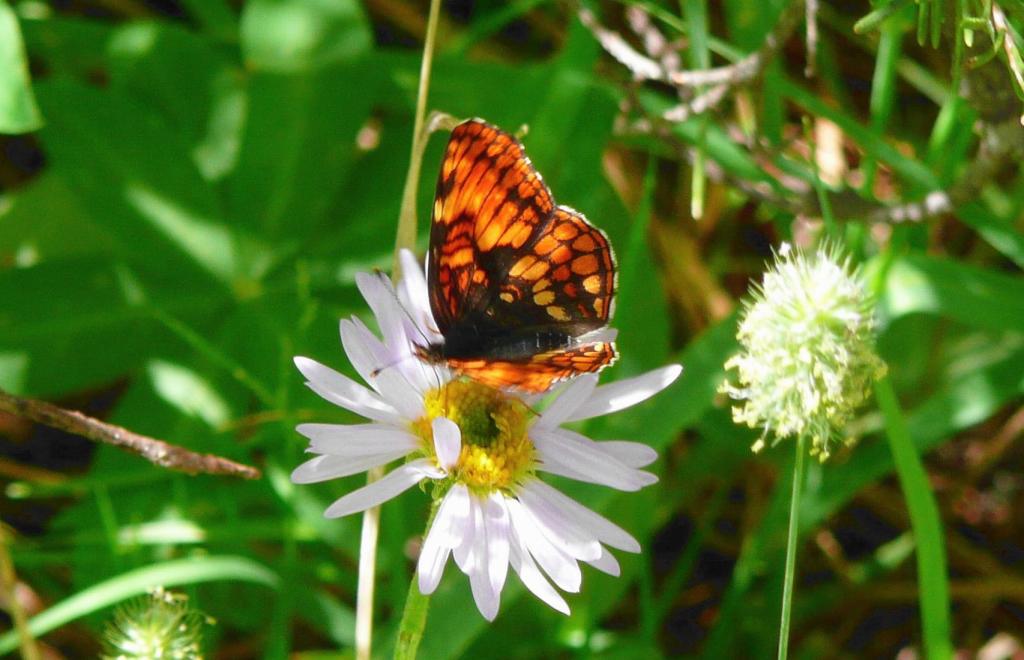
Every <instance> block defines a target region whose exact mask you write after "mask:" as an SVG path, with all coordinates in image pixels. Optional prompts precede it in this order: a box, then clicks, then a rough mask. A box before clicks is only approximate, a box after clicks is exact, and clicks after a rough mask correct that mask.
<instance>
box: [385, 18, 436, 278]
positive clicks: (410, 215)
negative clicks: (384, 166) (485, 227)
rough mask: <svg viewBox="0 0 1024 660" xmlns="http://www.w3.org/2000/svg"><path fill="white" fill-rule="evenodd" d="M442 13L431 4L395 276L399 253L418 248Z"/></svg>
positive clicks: (398, 233) (396, 252)
mask: <svg viewBox="0 0 1024 660" xmlns="http://www.w3.org/2000/svg"><path fill="white" fill-rule="evenodd" d="M440 11H441V0H430V14H429V15H428V17H427V34H426V37H425V38H424V41H423V60H422V61H421V62H420V84H419V90H418V91H417V93H416V116H415V118H414V119H413V127H412V148H411V150H410V154H409V171H408V173H407V174H406V177H405V188H403V189H402V208H401V210H400V211H399V214H398V231H397V232H396V234H395V261H394V267H393V268H392V272H393V273H395V274H396V275H397V274H398V270H399V266H398V252H399V250H402V249H412V248H413V247H414V246H415V245H416V190H417V188H418V187H419V181H420V165H421V163H422V162H423V150H424V149H425V148H426V144H427V135H428V134H427V132H426V131H424V130H423V124H424V121H425V118H426V115H427V90H428V89H429V88H430V66H431V63H432V62H433V60H434V41H435V40H436V37H437V18H438V15H439V14H440Z"/></svg>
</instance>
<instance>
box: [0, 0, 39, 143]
mask: <svg viewBox="0 0 1024 660" xmlns="http://www.w3.org/2000/svg"><path fill="white" fill-rule="evenodd" d="M42 125H43V117H42V115H40V114H39V108H38V107H37V106H36V101H35V98H34V97H33V96H32V83H31V80H30V79H29V74H28V60H27V58H26V57H25V46H24V44H23V43H22V41H21V28H20V27H19V26H18V17H17V16H15V14H14V10H13V9H11V7H10V6H9V5H8V4H7V0H0V133H28V132H29V131H34V130H37V129H38V128H39V127H40V126H42Z"/></svg>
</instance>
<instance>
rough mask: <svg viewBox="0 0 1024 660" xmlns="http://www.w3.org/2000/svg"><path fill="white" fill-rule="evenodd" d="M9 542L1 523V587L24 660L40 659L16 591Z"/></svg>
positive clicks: (16, 583)
mask: <svg viewBox="0 0 1024 660" xmlns="http://www.w3.org/2000/svg"><path fill="white" fill-rule="evenodd" d="M8 543H9V539H8V532H7V530H6V529H4V528H3V526H2V523H0V587H2V588H3V591H4V595H5V596H6V597H7V612H8V614H10V615H11V619H13V620H14V627H15V629H17V631H18V639H19V643H20V646H21V657H22V658H24V660H39V657H40V656H39V647H37V646H36V640H35V638H33V637H32V631H31V630H29V627H28V620H27V619H26V618H25V610H23V609H22V607H21V601H20V600H18V594H17V593H16V592H17V588H16V587H17V585H18V581H17V576H16V575H15V573H14V562H13V561H12V560H11V554H10V552H8Z"/></svg>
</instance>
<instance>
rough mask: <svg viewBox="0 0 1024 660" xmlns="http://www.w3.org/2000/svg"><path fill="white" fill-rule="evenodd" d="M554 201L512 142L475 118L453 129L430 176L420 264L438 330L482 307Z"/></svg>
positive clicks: (444, 331)
mask: <svg viewBox="0 0 1024 660" xmlns="http://www.w3.org/2000/svg"><path fill="white" fill-rule="evenodd" d="M554 206H555V203H554V199H553V198H552V197H551V192H550V191H549V190H548V187H547V186H546V185H545V184H544V182H543V181H542V180H541V178H540V175H539V174H538V173H537V170H535V169H534V167H533V165H532V164H531V163H530V160H529V159H528V158H527V157H526V154H525V152H524V151H523V145H522V144H521V143H520V142H519V140H516V139H515V138H514V137H512V136H511V135H509V134H508V133H505V132H504V131H501V130H499V129H497V128H495V127H493V126H491V125H489V124H487V123H485V122H482V121H479V120H476V119H471V120H469V121H466V122H463V123H461V124H459V125H458V126H456V127H455V129H454V130H453V131H452V135H451V138H450V139H449V140H448V147H447V148H446V150H445V155H444V160H443V162H442V164H441V173H440V175H439V176H438V181H437V196H436V198H435V200H434V212H433V219H432V222H431V228H430V255H429V264H428V269H427V271H428V272H427V283H428V288H429V290H430V307H431V311H432V312H433V314H434V320H435V322H436V323H437V325H438V330H440V331H441V333H442V334H447V331H448V330H449V328H451V326H452V325H454V324H456V323H459V322H460V321H466V320H468V317H471V316H473V315H474V314H479V313H480V312H482V311H483V310H484V309H486V307H487V306H488V305H489V304H490V301H491V298H492V297H493V295H492V294H493V287H494V286H495V285H496V283H497V282H498V281H499V280H500V278H501V277H502V276H503V271H507V268H508V266H509V264H508V263H507V262H508V261H509V259H510V257H509V253H510V252H514V251H516V250H519V249H521V248H523V246H525V245H528V244H530V243H531V242H533V241H534V240H535V238H536V235H537V234H538V233H539V232H540V231H542V230H543V228H544V226H545V225H546V224H547V222H548V220H549V219H550V215H551V211H552V209H553V208H554Z"/></svg>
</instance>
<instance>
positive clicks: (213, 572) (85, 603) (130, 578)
mask: <svg viewBox="0 0 1024 660" xmlns="http://www.w3.org/2000/svg"><path fill="white" fill-rule="evenodd" d="M227 580H233V581H241V582H251V583H253V584H262V585H264V586H266V587H270V588H271V589H277V588H278V585H279V582H280V581H279V579H278V577H277V575H275V574H274V573H273V572H272V571H271V570H270V569H268V568H267V567H266V566H263V565H262V564H259V563H257V562H254V561H253V560H251V559H248V558H246V557H233V556H220V557H188V558H186V559H175V560H173V561H167V562H163V563H161V564H152V565H150V566H146V567H143V568H139V569H136V570H134V571H128V572H127V573H123V574H121V575H118V576H117V577H113V578H110V579H109V580H104V581H103V582H100V583H99V584H94V585H93V586H91V587H88V588H86V589H84V590H82V591H80V592H78V593H77V594H75V595H74V596H71V597H69V598H66V599H64V600H62V601H60V602H59V603H57V604H55V605H53V606H52V607H49V608H48V609H46V610H44V611H43V612H41V613H39V614H37V615H36V616H34V617H32V619H31V620H29V622H28V626H29V630H30V631H31V632H32V634H33V635H35V636H36V637H38V636H40V635H44V634H46V633H48V632H50V631H51V630H54V629H55V628H58V627H60V626H62V625H64V624H66V623H68V622H70V621H74V620H75V619H79V618H81V617H83V616H85V615H87V614H91V613H93V612H97V611H99V610H101V609H103V608H105V607H109V606H111V605H114V604H115V603H119V602H121V601H123V600H126V599H128V598H131V597H132V596H138V595H140V594H144V593H147V592H148V591H149V590H150V589H152V588H153V587H155V586H163V587H172V586H175V585H180V584H197V583H200V582H216V581H227ZM17 647H18V632H17V631H16V630H12V631H9V632H7V633H4V634H3V635H0V654H4V653H10V652H11V651H13V650H14V649H16V648H17Z"/></svg>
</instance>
